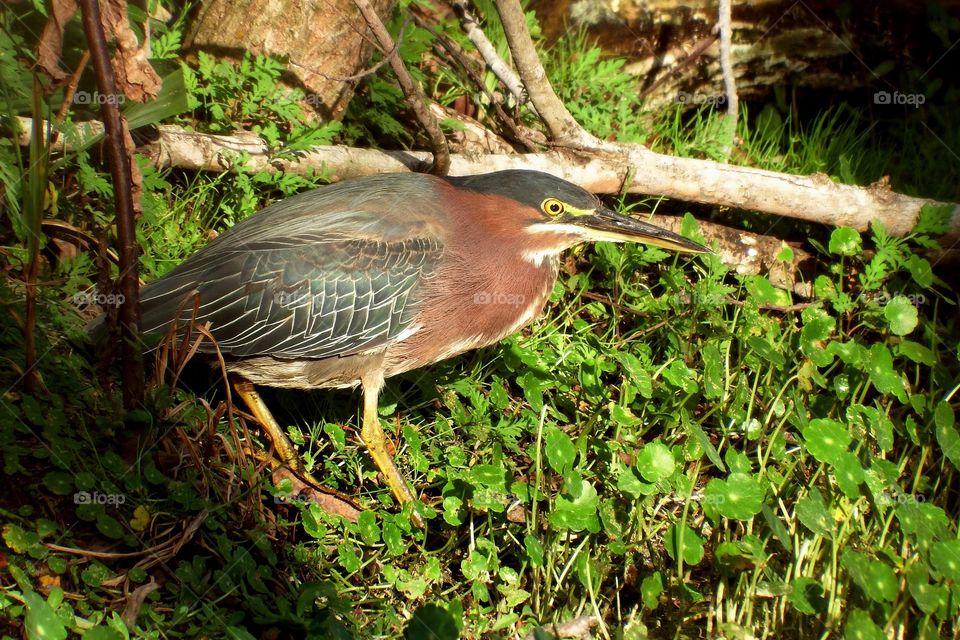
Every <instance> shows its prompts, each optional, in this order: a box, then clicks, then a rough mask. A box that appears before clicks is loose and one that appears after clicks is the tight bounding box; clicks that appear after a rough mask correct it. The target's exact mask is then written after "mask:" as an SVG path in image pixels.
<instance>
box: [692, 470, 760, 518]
mask: <svg viewBox="0 0 960 640" xmlns="http://www.w3.org/2000/svg"><path fill="white" fill-rule="evenodd" d="M763 494H764V492H763V487H762V486H761V485H760V482H759V481H758V480H757V479H756V478H755V477H753V476H751V475H749V474H746V473H731V474H730V477H729V478H728V479H727V480H720V479H719V478H714V479H713V480H711V481H710V482H709V483H707V487H706V488H705V489H704V491H703V498H704V502H709V503H710V504H714V505H716V507H717V511H718V512H719V513H720V515H722V516H723V517H725V518H730V519H731V520H749V519H750V518H752V517H753V516H755V515H757V514H758V513H760V509H761V508H762V506H763Z"/></svg>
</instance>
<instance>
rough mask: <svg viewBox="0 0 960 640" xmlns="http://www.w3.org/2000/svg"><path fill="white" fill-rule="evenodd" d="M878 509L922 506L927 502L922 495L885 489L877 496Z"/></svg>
mask: <svg viewBox="0 0 960 640" xmlns="http://www.w3.org/2000/svg"><path fill="white" fill-rule="evenodd" d="M875 500H876V503H877V506H878V507H895V506H898V505H907V504H913V505H916V504H921V503H923V502H926V501H927V497H926V496H925V495H923V494H922V493H904V492H902V491H900V490H898V489H885V490H883V491H881V492H880V493H878V494H877V495H876V496H875Z"/></svg>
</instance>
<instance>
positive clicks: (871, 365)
mask: <svg viewBox="0 0 960 640" xmlns="http://www.w3.org/2000/svg"><path fill="white" fill-rule="evenodd" d="M867 374H868V375H869V376H870V382H872V383H873V386H875V387H876V388H877V391H879V392H880V393H890V394H893V395H894V396H896V397H897V399H898V400H900V401H901V402H906V401H907V389H906V387H904V385H903V378H902V377H901V375H900V373H899V372H898V371H897V370H896V369H895V368H894V366H893V356H892V355H891V354H890V350H889V349H887V348H886V347H885V346H884V345H882V344H880V343H879V342H877V343H875V344H874V345H873V346H871V347H870V355H869V357H868V358H867Z"/></svg>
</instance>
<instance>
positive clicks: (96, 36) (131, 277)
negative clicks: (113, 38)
mask: <svg viewBox="0 0 960 640" xmlns="http://www.w3.org/2000/svg"><path fill="white" fill-rule="evenodd" d="M80 7H81V9H82V11H83V28H84V31H85V32H86V35H87V42H88V45H89V47H90V54H91V57H92V59H93V68H94V71H95V72H96V77H97V88H98V90H99V91H100V94H101V95H102V96H106V97H108V98H111V99H107V100H103V101H102V102H101V104H100V113H101V114H102V116H103V120H104V123H105V125H106V133H107V136H106V149H107V156H108V157H109V159H110V174H111V177H112V178H113V196H114V201H115V206H116V217H117V243H118V245H119V247H118V248H119V251H118V253H119V254H120V278H119V280H120V293H121V295H122V296H123V304H122V305H121V307H120V326H121V331H122V336H123V342H122V344H121V351H120V353H121V368H122V371H123V405H124V407H126V408H127V409H133V408H134V407H136V406H138V405H140V404H143V393H144V379H143V354H142V352H141V347H140V291H139V284H138V283H139V278H138V273H139V264H138V261H139V259H140V247H139V246H138V245H137V230H136V223H135V217H134V210H135V208H136V204H135V203H134V199H133V191H132V190H133V173H132V169H131V154H130V153H128V152H127V148H128V145H129V148H131V149H132V147H133V141H132V139H130V132H129V131H128V130H127V123H126V120H124V119H123V117H122V116H121V115H120V110H119V108H118V107H117V105H118V104H119V98H118V95H117V84H116V79H115V77H114V73H113V67H112V65H111V63H110V57H109V53H108V51H107V38H106V35H105V34H104V32H103V25H102V21H101V16H100V6H99V4H98V2H97V0H80Z"/></svg>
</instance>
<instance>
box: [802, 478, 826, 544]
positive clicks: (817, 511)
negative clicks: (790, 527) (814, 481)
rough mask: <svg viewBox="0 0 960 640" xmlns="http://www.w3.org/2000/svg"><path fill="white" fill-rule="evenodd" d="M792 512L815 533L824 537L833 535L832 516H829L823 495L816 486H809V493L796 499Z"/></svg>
mask: <svg viewBox="0 0 960 640" xmlns="http://www.w3.org/2000/svg"><path fill="white" fill-rule="evenodd" d="M794 512H795V513H796V515H797V519H798V520H799V521H800V523H801V524H803V526H805V527H806V528H807V529H810V531H812V532H814V533H815V534H817V535H820V536H824V537H831V536H832V535H833V529H834V522H833V518H831V517H830V512H829V511H827V506H826V505H825V504H824V502H823V496H822V495H821V494H820V490H819V489H817V488H816V487H813V488H811V489H810V493H808V494H807V495H805V496H804V497H802V498H801V499H800V500H798V501H797V505H796V507H795V508H794Z"/></svg>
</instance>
